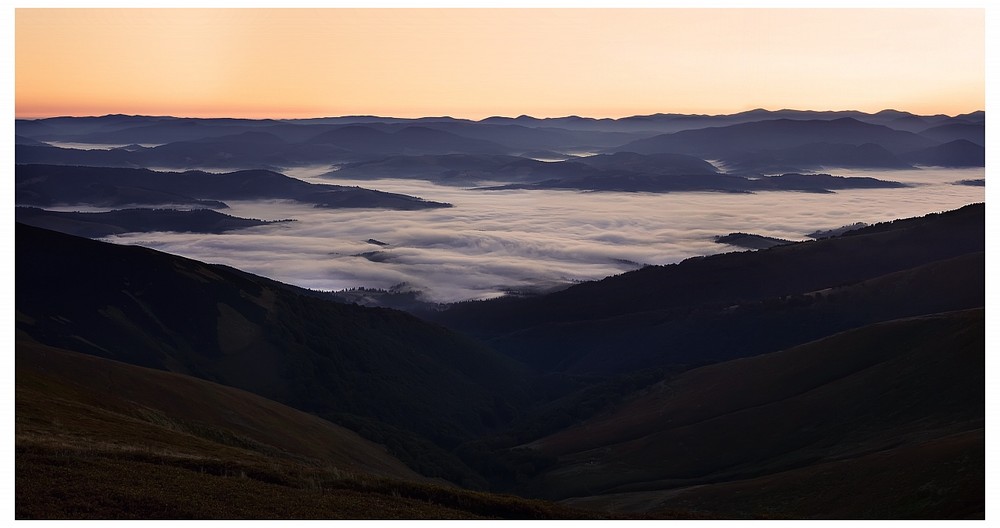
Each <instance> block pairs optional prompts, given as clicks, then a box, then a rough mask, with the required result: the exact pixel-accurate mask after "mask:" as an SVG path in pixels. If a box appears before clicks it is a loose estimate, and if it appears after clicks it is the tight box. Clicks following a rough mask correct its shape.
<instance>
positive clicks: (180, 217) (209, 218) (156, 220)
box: [14, 207, 288, 238]
mask: <svg viewBox="0 0 1000 528" xmlns="http://www.w3.org/2000/svg"><path fill="white" fill-rule="evenodd" d="M14 218H15V220H17V221H18V222H20V223H22V224H27V225H31V226H35V227H41V228H44V229H51V230H53V231H59V232H60V233H66V234H69V235H76V236H83V237H89V238H99V237H105V236H108V235H116V234H119V233H131V232H146V231H177V232H184V233H216V234H217V233H224V232H226V231H233V230H237V229H246V228H248V227H257V226H263V225H268V224H274V223H277V222H287V221H288V220H279V221H267V220H257V219H253V218H239V217H236V216H230V215H226V214H222V213H219V212H217V211H212V210H210V209H193V210H188V211H179V210H175V209H118V210H114V211H105V212H99V213H95V212H90V213H88V212H76V211H74V212H64V211H46V210H44V209H39V208H37V207H18V208H16V210H15V212H14Z"/></svg>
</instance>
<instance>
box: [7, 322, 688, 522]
mask: <svg viewBox="0 0 1000 528" xmlns="http://www.w3.org/2000/svg"><path fill="white" fill-rule="evenodd" d="M16 367H17V371H16V380H17V384H16V385H17V387H16V389H17V398H16V401H17V411H16V422H15V431H16V452H15V467H16V479H17V480H16V487H15V512H14V513H15V516H16V518H18V519H187V518H197V519H290V518H296V519H368V518H375V519H469V518H507V519H547V518H572V519H589V518H613V517H615V516H614V515H613V514H603V513H600V512H593V511H586V510H578V509H572V508H569V507H566V506H561V505H558V504H553V503H547V502H542V501H537V500H527V499H521V498H518V497H512V496H507V495H491V494H486V493H477V492H472V491H466V490H461V489H458V488H455V487H452V486H447V485H442V484H440V483H434V482H432V481H430V480H429V479H426V478H424V477H421V476H419V475H417V474H416V473H414V472H413V471H411V470H409V469H408V468H407V467H406V466H404V465H403V464H402V463H401V462H400V461H398V460H396V459H394V458H393V457H392V456H391V455H389V454H388V453H387V452H386V450H385V448H384V447H382V446H379V445H376V444H373V443H371V442H368V441H366V440H363V439H362V438H360V437H359V436H358V435H356V434H355V433H352V432H350V431H348V430H346V429H343V428H341V427H338V426H336V425H333V424H331V423H329V422H326V421H324V420H322V419H319V418H317V417H315V416H312V415H309V414H306V413H303V412H301V411H297V410H294V409H291V408H289V407H285V406H284V405H280V404H278V403H275V402H273V401H269V400H265V399H263V398H261V397H259V396H255V395H253V394H250V393H248V392H244V391H241V390H237V389H233V388H230V387H224V386H221V385H217V384H214V383H210V382H207V381H203V380H199V379H195V378H192V377H189V376H183V375H178V374H174V373H169V372H162V371H156V370H151V369H145V368H141V367H136V366H133V365H127V364H124V363H119V362H116V361H111V360H107V359H102V358H98V357H94V356H88V355H84V354H78V353H74V352H68V351H65V350H59V349H55V348H51V347H47V346H44V345H39V344H37V343H33V342H30V341H28V340H19V341H18V343H17V345H16ZM668 516H670V517H677V516H678V515H677V514H672V515H669V514H668Z"/></svg>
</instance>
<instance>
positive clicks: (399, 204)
mask: <svg viewBox="0 0 1000 528" xmlns="http://www.w3.org/2000/svg"><path fill="white" fill-rule="evenodd" d="M14 180H15V189H14V200H15V202H16V203H17V205H33V206H38V207H48V206H52V205H93V206H97V207H122V206H130V205H132V206H134V205H154V206H172V205H182V206H192V205H193V206H197V207H199V208H205V207H211V208H218V207H225V203H223V202H222V200H266V199H285V200H295V201H298V202H303V203H307V204H313V205H314V206H315V207H330V208H350V207H358V208H388V209H402V210H416V209H431V208H440V207H451V205H450V204H445V203H440V202H432V201H427V200H422V199H420V198H417V197H414V196H407V195H404V194H394V193H387V192H382V191H376V190H371V189H363V188H361V187H345V186H340V185H323V184H314V183H307V182H304V181H302V180H297V179H295V178H290V177H288V176H285V175H283V174H279V173H277V172H272V171H265V170H243V171H236V172H227V173H222V174H216V173H210V172H203V171H186V172H158V171H152V170H149V169H126V168H111V167H76V166H63V165H17V166H16V167H15V170H14Z"/></svg>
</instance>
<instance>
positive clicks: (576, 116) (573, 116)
mask: <svg viewBox="0 0 1000 528" xmlns="http://www.w3.org/2000/svg"><path fill="white" fill-rule="evenodd" d="M985 111H986V110H985V109H977V110H972V111H969V112H963V113H958V114H954V115H950V114H946V113H943V112H942V113H936V114H918V113H914V112H910V111H908V110H899V109H896V108H883V109H882V110H879V111H877V112H865V111H863V110H857V109H842V110H813V109H808V110H802V109H796V108H780V109H777V110H771V109H767V108H763V107H757V108H751V109H748V110H740V111H737V112H732V113H715V114H712V113H682V112H654V113H650V114H630V115H623V116H620V117H593V116H584V115H580V114H567V115H558V116H546V117H537V116H532V115H529V114H521V115H518V116H505V115H500V114H494V115H490V116H487V117H484V118H481V119H474V118H469V117H455V116H451V115H447V114H445V115H424V116H419V117H399V116H393V115H378V114H343V115H317V116H313V117H240V116H233V115H217V116H209V117H206V116H186V115H171V114H128V113H117V112H115V113H107V114H100V115H95V114H88V115H71V114H58V115H44V116H31V117H28V116H18V115H16V114H15V116H14V119H15V120H29V121H40V120H44V119H65V118H78V119H87V118H101V117H116V116H121V117H152V118H166V117H169V118H174V119H238V120H246V121H268V120H271V121H308V120H317V119H345V118H375V119H406V120H420V119H450V120H456V121H472V122H481V121H485V120H487V119H510V120H517V119H535V120H546V119H586V120H594V121H606V120H607V121H618V120H621V119H629V118H634V117H655V116H670V115H672V116H696V117H724V116H733V115H739V114H746V113H750V112H802V113H808V112H812V113H851V112H853V113H859V114H866V115H876V114H880V113H883V112H900V113H905V114H910V115H913V116H917V117H936V116H946V117H950V118H954V117H958V116H963V115H969V114H974V113H977V112H984V113H985Z"/></svg>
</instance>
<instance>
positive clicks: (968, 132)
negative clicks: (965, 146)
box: [920, 123, 986, 145]
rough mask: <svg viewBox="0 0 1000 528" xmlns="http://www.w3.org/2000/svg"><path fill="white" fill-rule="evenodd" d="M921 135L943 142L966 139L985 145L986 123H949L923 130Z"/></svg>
mask: <svg viewBox="0 0 1000 528" xmlns="http://www.w3.org/2000/svg"><path fill="white" fill-rule="evenodd" d="M920 135H921V136H926V137H929V138H931V139H933V140H935V141H940V142H942V143H947V142H949V141H955V140H957V139H964V140H966V141H971V142H972V143H975V144H977V145H985V144H986V125H985V124H983V123H979V124H971V123H949V124H946V125H938V126H935V127H931V128H928V129H926V130H922V131H920Z"/></svg>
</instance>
